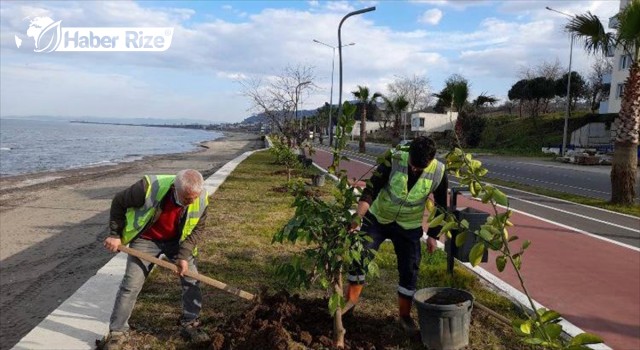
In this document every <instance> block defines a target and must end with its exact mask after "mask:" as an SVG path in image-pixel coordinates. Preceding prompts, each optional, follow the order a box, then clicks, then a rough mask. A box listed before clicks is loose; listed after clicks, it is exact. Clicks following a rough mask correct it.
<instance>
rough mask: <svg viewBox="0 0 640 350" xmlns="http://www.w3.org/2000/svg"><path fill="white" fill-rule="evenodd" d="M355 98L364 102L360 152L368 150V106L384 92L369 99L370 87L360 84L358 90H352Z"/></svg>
mask: <svg viewBox="0 0 640 350" xmlns="http://www.w3.org/2000/svg"><path fill="white" fill-rule="evenodd" d="M351 93H352V94H353V96H354V97H355V98H357V99H358V102H360V103H361V104H362V117H361V119H360V143H359V145H358V146H359V147H358V149H359V152H360V153H364V152H365V150H366V146H365V138H366V135H367V126H366V125H367V124H366V123H367V106H369V105H370V104H371V103H374V102H376V100H377V99H378V98H379V97H381V96H382V94H380V93H378V92H375V93H374V94H373V95H372V96H371V99H369V88H368V87H366V86H360V85H358V90H357V91H352V92H351Z"/></svg>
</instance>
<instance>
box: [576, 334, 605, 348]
mask: <svg viewBox="0 0 640 350" xmlns="http://www.w3.org/2000/svg"><path fill="white" fill-rule="evenodd" d="M600 343H602V338H600V337H598V336H597V335H595V334H591V333H580V334H578V335H576V336H575V337H574V338H573V339H571V343H569V345H586V344H600Z"/></svg>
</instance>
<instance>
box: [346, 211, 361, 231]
mask: <svg viewBox="0 0 640 350" xmlns="http://www.w3.org/2000/svg"><path fill="white" fill-rule="evenodd" d="M361 224H362V218H361V217H360V216H358V214H354V215H353V216H352V217H351V223H349V227H348V230H349V233H354V232H356V231H358V228H360V225H361Z"/></svg>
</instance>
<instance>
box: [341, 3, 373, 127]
mask: <svg viewBox="0 0 640 350" xmlns="http://www.w3.org/2000/svg"><path fill="white" fill-rule="evenodd" d="M375 10H376V7H375V6H372V7H367V8H365V9H362V10H358V11H353V12H349V13H347V15H346V16H344V17H342V20H341V21H340V24H339V25H338V58H339V61H340V92H339V93H338V118H340V114H341V113H342V23H344V21H345V20H346V19H347V18H349V17H351V16H355V15H359V14H362V13H366V12H371V11H375Z"/></svg>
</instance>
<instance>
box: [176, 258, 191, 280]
mask: <svg viewBox="0 0 640 350" xmlns="http://www.w3.org/2000/svg"><path fill="white" fill-rule="evenodd" d="M176 266H177V267H178V271H177V273H178V275H180V277H184V274H185V272H187V271H189V263H188V262H187V261H186V260H184V259H178V260H177V261H176Z"/></svg>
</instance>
